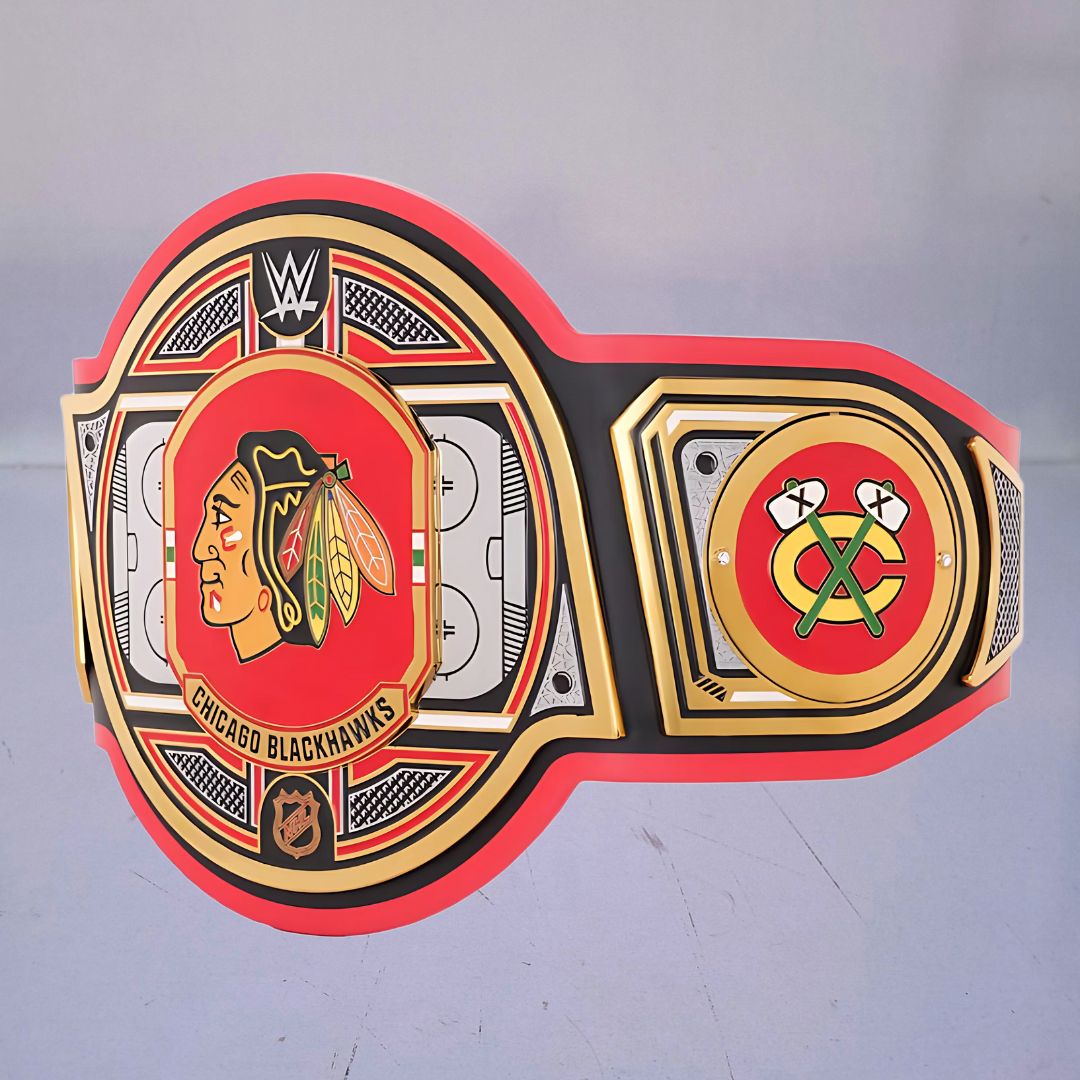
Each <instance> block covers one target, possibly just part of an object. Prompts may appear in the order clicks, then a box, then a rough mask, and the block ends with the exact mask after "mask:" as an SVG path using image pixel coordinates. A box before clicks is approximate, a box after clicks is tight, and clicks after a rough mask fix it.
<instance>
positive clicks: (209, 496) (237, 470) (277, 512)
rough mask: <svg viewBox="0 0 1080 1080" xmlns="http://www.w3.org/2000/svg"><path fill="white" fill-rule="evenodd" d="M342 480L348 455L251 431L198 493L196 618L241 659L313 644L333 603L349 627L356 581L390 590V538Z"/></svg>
mask: <svg viewBox="0 0 1080 1080" xmlns="http://www.w3.org/2000/svg"><path fill="white" fill-rule="evenodd" d="M349 479H351V474H350V471H349V464H348V462H347V461H341V462H338V461H337V459H336V457H335V456H333V455H322V454H319V453H317V452H316V451H315V450H314V449H313V448H312V446H311V444H310V443H309V442H308V441H307V440H306V439H305V438H304V437H303V436H301V435H298V434H297V433H296V432H294V431H256V432H249V433H248V434H246V435H244V436H242V437H241V439H240V441H239V442H238V443H237V447H236V460H235V461H233V462H232V463H231V464H230V465H228V466H227V467H226V468H225V470H224V471H223V472H222V473H221V475H220V476H219V477H218V478H217V480H215V481H214V483H213V485H212V486H211V488H210V490H209V491H208V492H207V493H206V497H205V499H204V500H203V518H202V524H201V525H200V527H199V531H198V533H197V534H196V536H195V543H194V545H193V547H192V552H191V554H192V557H193V558H194V560H195V561H196V562H197V563H198V564H199V589H200V592H201V594H202V598H201V602H202V617H203V621H204V622H206V623H207V624H208V625H210V626H223V627H225V626H227V627H228V628H229V633H230V635H231V637H232V643H233V647H234V649H235V650H236V655H237V657H238V658H239V660H240V661H241V662H245V661H247V660H253V659H255V657H257V656H261V655H263V653H266V652H268V651H269V650H270V649H273V648H274V647H275V646H277V645H280V644H281V643H282V642H287V643H289V644H292V645H313V646H315V647H316V648H318V647H319V646H320V645H321V644H322V643H323V640H324V639H325V637H326V631H327V626H328V625H329V622H330V605H331V601H332V602H333V603H334V604H336V605H337V609H338V611H339V613H340V614H341V619H342V622H343V623H345V625H348V624H349V623H350V622H351V621H352V618H353V616H354V615H355V614H356V610H357V606H358V604H359V602H360V589H361V585H362V583H363V582H364V581H366V582H367V583H368V584H369V585H370V586H371V587H372V588H373V589H375V590H376V591H378V592H380V593H383V594H384V595H388V596H389V595H393V593H394V559H393V555H392V553H391V551H390V545H389V544H388V543H387V541H386V536H385V534H384V533H383V531H382V529H381V528H380V527H379V524H378V522H376V520H375V518H374V517H372V515H371V514H370V513H369V512H368V510H367V508H366V507H365V506H364V504H363V503H362V502H361V501H360V500H359V499H358V498H357V497H356V496H355V495H354V494H353V493H352V491H350V490H349V488H348V487H346V485H345V481H347V480H349Z"/></svg>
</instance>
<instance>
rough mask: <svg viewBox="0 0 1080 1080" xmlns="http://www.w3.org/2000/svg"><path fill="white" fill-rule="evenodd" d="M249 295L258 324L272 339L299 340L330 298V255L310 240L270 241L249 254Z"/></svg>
mask: <svg viewBox="0 0 1080 1080" xmlns="http://www.w3.org/2000/svg"><path fill="white" fill-rule="evenodd" d="M251 269H252V277H251V292H252V300H253V301H254V304H255V312H256V314H257V316H258V320H259V322H260V323H261V324H262V326H263V327H264V328H265V329H266V330H268V331H269V332H270V333H271V334H272V335H273V336H274V337H275V338H286V339H292V338H302V337H304V336H305V335H306V334H308V333H310V332H311V330H312V329H313V328H314V327H315V326H316V325H318V323H319V320H320V319H322V316H323V311H324V310H325V308H326V304H327V301H328V299H329V297H330V254H329V251H328V250H327V248H326V246H325V245H324V244H320V243H318V242H317V241H314V240H310V241H305V240H299V239H289V240H272V241H268V242H267V243H265V244H263V245H262V246H261V247H260V248H259V249H258V250H257V251H255V252H254V253H253V255H252V267H251Z"/></svg>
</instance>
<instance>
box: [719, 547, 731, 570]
mask: <svg viewBox="0 0 1080 1080" xmlns="http://www.w3.org/2000/svg"><path fill="white" fill-rule="evenodd" d="M716 561H717V562H718V563H719V564H720V565H721V566H727V564H728V563H729V562H731V552H730V551H728V550H727V548H721V549H720V550H719V551H718V552H717V553H716Z"/></svg>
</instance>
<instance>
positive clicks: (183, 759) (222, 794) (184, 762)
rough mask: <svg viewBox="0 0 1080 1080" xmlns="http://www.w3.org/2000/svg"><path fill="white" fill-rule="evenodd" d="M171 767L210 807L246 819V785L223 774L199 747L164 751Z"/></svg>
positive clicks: (218, 766)
mask: <svg viewBox="0 0 1080 1080" xmlns="http://www.w3.org/2000/svg"><path fill="white" fill-rule="evenodd" d="M165 756H166V757H167V758H168V759H169V762H170V764H171V765H172V767H173V768H174V769H175V770H176V771H177V772H178V773H179V774H180V775H181V776H182V777H183V778H184V779H185V780H186V781H187V782H188V783H189V784H190V785H191V786H192V788H194V789H195V791H197V792H198V793H199V794H200V795H201V796H202V797H203V798H204V799H205V800H206V801H207V802H208V803H210V804H211V806H216V807H217V808H218V809H219V810H220V811H221V812H222V813H224V814H228V815H229V816H230V817H233V818H236V820H237V821H247V785H246V784H245V783H243V781H241V780H237V779H236V777H235V776H232V775H230V774H229V773H227V772H226V771H225V770H224V769H223V768H222V767H221V766H220V765H218V764H216V763H215V762H214V761H212V760H211V759H210V758H209V757H208V756H207V755H206V754H204V753H203V752H202V751H201V750H172V749H167V750H165Z"/></svg>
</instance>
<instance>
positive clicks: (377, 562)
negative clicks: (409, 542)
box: [335, 484, 394, 596]
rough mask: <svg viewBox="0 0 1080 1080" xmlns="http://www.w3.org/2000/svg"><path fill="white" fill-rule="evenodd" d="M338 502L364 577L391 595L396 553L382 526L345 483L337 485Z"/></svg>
mask: <svg viewBox="0 0 1080 1080" xmlns="http://www.w3.org/2000/svg"><path fill="white" fill-rule="evenodd" d="M335 502H336V504H337V508H338V512H339V514H340V515H341V523H342V525H343V526H344V529H345V536H346V538H347V540H348V543H349V548H350V550H351V551H352V554H353V558H354V559H355V560H356V564H357V566H358V567H359V569H360V573H361V575H362V576H363V578H364V580H365V581H366V582H368V584H370V585H371V587H372V588H374V589H376V590H378V591H379V592H381V593H382V594H383V595H384V596H392V595H393V594H394V556H393V554H392V553H391V551H390V545H389V544H388V543H387V541H386V537H385V535H384V534H383V531H382V529H380V528H379V526H378V523H377V522H376V521H375V519H374V518H373V517H372V516H371V514H369V513H368V511H367V508H366V507H365V506H364V504H363V503H362V502H361V501H360V500H359V499H358V498H357V497H356V496H355V495H354V494H353V493H352V492H351V491H349V489H348V488H347V487H345V485H344V484H339V485H337V487H336V489H335Z"/></svg>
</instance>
